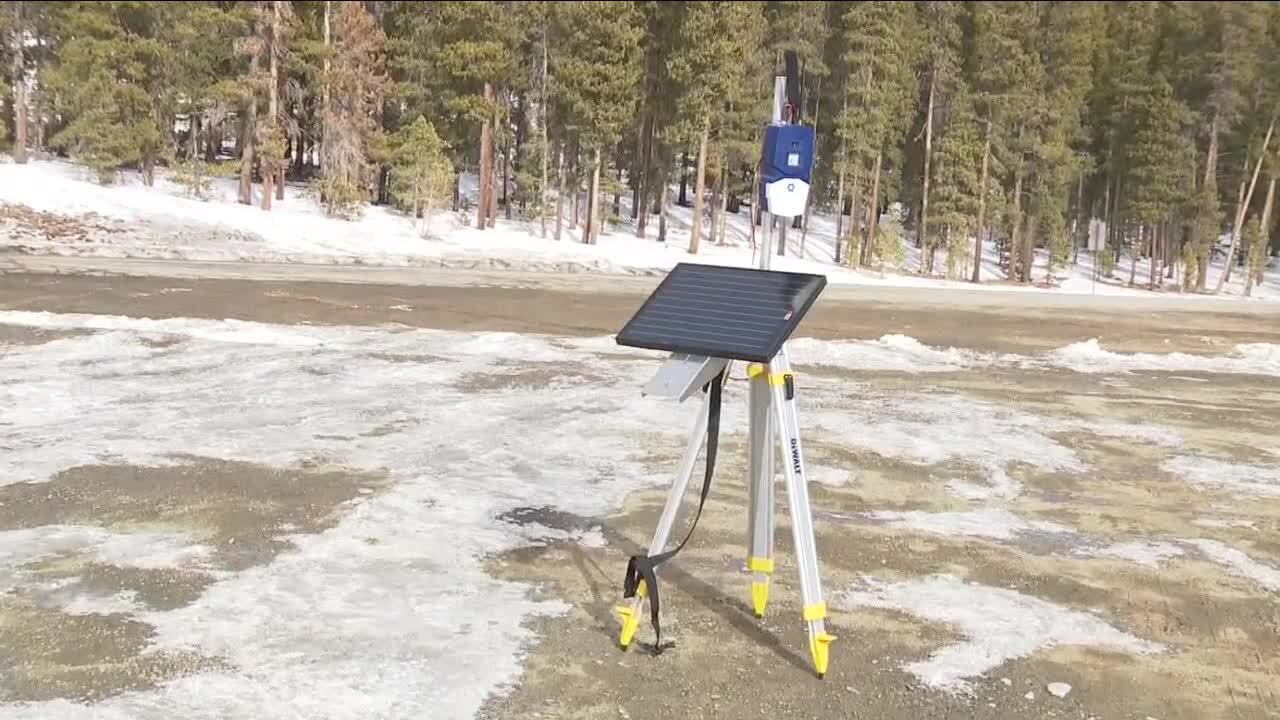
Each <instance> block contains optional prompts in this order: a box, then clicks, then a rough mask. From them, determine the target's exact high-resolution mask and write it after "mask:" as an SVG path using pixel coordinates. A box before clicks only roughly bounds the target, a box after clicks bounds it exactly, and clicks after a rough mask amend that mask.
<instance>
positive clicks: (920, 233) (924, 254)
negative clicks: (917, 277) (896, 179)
mask: <svg viewBox="0 0 1280 720" xmlns="http://www.w3.org/2000/svg"><path fill="white" fill-rule="evenodd" d="M937 80H938V78H937V74H936V73H930V75H929V106H928V109H926V110H925V116H924V179H923V180H922V181H921V185H920V221H919V222H918V223H916V237H917V239H919V240H920V242H919V243H918V244H919V245H920V273H921V274H928V273H932V272H933V240H931V239H930V237H929V161H930V159H931V158H932V157H933V96H934V93H935V92H936V90H937V84H938V82H937Z"/></svg>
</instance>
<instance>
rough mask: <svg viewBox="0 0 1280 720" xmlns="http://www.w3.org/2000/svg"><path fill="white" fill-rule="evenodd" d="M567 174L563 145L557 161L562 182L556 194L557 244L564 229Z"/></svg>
mask: <svg viewBox="0 0 1280 720" xmlns="http://www.w3.org/2000/svg"><path fill="white" fill-rule="evenodd" d="M567 174H568V173H566V172H565V170H564V145H563V144H561V145H560V152H559V154H558V155H557V159H556V176H557V177H558V178H559V180H560V189H559V190H558V191H557V192H556V242H559V241H560V231H561V228H563V227H564V176H565V175H567Z"/></svg>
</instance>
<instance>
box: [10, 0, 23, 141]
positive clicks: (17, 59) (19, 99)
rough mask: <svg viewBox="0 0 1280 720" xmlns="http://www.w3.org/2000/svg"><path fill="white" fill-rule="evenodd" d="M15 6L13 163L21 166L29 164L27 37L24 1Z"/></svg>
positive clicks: (18, 1) (12, 49) (13, 31)
mask: <svg viewBox="0 0 1280 720" xmlns="http://www.w3.org/2000/svg"><path fill="white" fill-rule="evenodd" d="M12 6H13V30H12V38H13V47H12V48H10V53H11V54H12V55H13V161H14V162H15V163H18V164H19V165H21V164H23V163H26V162H27V78H26V74H27V73H26V65H25V64H24V63H23V61H22V58H23V55H22V44H23V41H22V38H23V35H25V32H24V31H25V29H26V28H25V26H24V25H23V22H22V20H23V18H22V11H23V3H22V0H17V2H14V3H12Z"/></svg>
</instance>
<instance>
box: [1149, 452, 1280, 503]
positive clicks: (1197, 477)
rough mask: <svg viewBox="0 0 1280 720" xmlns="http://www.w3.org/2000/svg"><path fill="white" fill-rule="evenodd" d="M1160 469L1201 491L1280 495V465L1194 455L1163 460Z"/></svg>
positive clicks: (1268, 495)
mask: <svg viewBox="0 0 1280 720" xmlns="http://www.w3.org/2000/svg"><path fill="white" fill-rule="evenodd" d="M1161 468H1162V469H1163V470H1164V471H1165V472H1170V473H1173V474H1174V475H1177V476H1179V477H1181V478H1182V479H1183V480H1186V481H1187V482H1188V483H1190V484H1191V485H1192V486H1193V487H1195V488H1197V489H1199V490H1226V491H1228V492H1233V493H1237V494H1242V495H1261V496H1267V497H1280V467H1276V466H1274V465H1250V464H1246V463H1233V462H1226V461H1223V460H1215V459H1213V458H1206V457H1200V456H1192V455H1180V456H1178V457H1174V458H1171V459H1169V460H1166V461H1164V463H1162V464H1161Z"/></svg>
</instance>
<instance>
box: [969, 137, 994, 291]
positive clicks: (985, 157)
mask: <svg viewBox="0 0 1280 720" xmlns="http://www.w3.org/2000/svg"><path fill="white" fill-rule="evenodd" d="M985 134H986V140H984V141H983V147H982V174H981V176H980V179H979V180H978V224H977V227H976V228H975V232H974V237H973V278H972V279H973V282H979V281H981V280H982V231H983V229H984V228H985V225H984V223H985V222H986V213H987V174H988V172H989V170H990V166H991V120H987V130H986V133H985Z"/></svg>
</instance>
